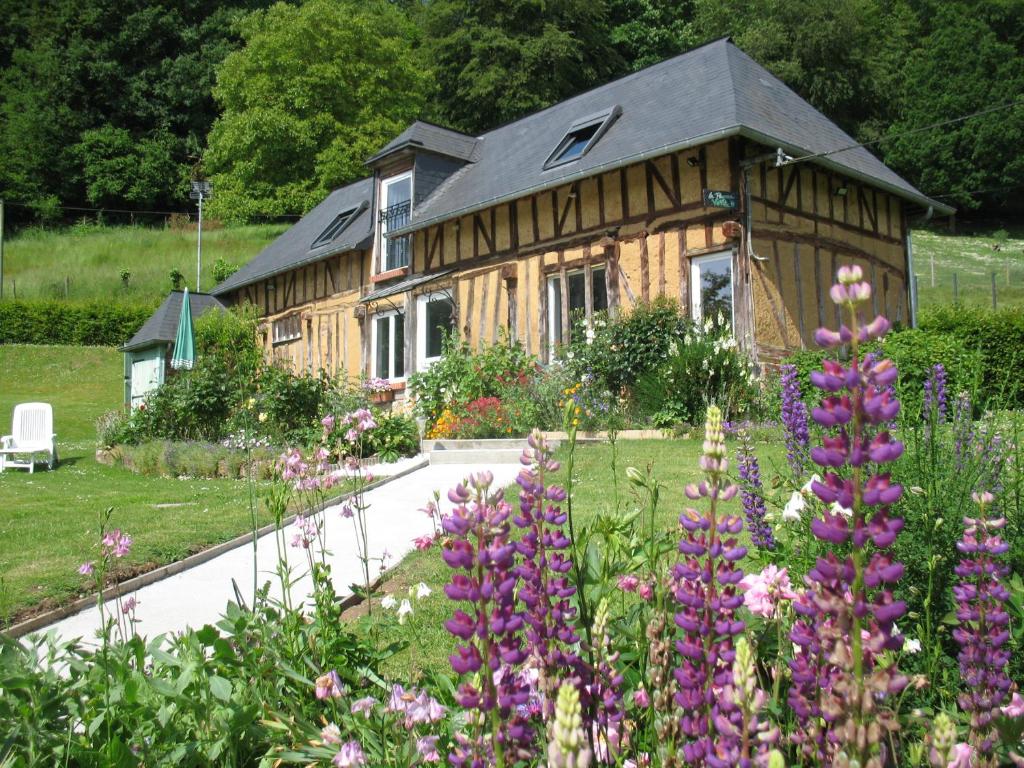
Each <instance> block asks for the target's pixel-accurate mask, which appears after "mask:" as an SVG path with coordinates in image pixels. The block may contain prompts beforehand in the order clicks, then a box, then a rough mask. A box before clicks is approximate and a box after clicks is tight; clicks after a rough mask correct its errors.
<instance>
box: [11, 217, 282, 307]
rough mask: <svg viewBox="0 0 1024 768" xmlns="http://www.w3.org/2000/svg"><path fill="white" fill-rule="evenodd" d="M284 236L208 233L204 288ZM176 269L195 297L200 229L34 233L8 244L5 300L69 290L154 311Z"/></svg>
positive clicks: (243, 230) (244, 230)
mask: <svg viewBox="0 0 1024 768" xmlns="http://www.w3.org/2000/svg"><path fill="white" fill-rule="evenodd" d="M285 229H287V225H286V224H263V225H254V226H243V227H230V228H222V229H214V230H212V231H208V230H206V229H205V228H204V229H203V273H202V283H201V288H202V289H203V290H209V289H210V288H211V287H213V285H214V282H215V281H214V279H213V267H214V264H215V263H216V261H217V259H223V260H224V261H226V262H228V263H229V264H235V265H241V264H244V263H245V262H246V261H248V260H249V259H251V258H252V257H253V256H255V255H256V254H257V253H258V252H259V251H260V249H262V248H263V247H264V246H265V245H267V243H269V242H270V241H271V240H273V239H274V238H275V237H277V236H278V235H279V234H281V232H283V231H284V230H285ZM125 269H126V270H128V271H129V272H130V273H131V274H130V276H129V278H128V282H127V284H125V283H124V282H123V281H122V280H121V270H125ZM172 269H178V270H180V271H181V273H182V275H184V279H185V284H187V285H188V286H189V288H192V289H195V277H196V231H195V229H194V228H190V229H171V228H166V229H154V228H149V227H100V226H94V225H86V226H78V227H72V228H70V229H65V230H44V229H35V228H33V229H28V230H25V231H24V232H21V233H19V234H18V235H16V236H15V237H13V238H11V239H10V240H8V241H6V242H5V244H4V297H5V298H13V297H14V296H15V295H17V297H18V298H54V297H63V296H64V295H65V285H66V286H67V292H68V297H69V298H71V299H78V300H85V299H113V300H115V301H124V302H133V303H136V302H138V303H149V304H155V303H156V302H158V301H159V300H160V299H162V298H163V297H164V296H166V295H167V291H169V290H170V288H171V279H170V272H171V270H172Z"/></svg>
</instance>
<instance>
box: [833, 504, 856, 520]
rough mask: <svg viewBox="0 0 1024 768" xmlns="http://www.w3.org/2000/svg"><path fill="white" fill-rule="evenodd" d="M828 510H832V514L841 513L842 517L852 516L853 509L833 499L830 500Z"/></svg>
mask: <svg viewBox="0 0 1024 768" xmlns="http://www.w3.org/2000/svg"><path fill="white" fill-rule="evenodd" d="M829 510H830V511H831V512H832V514H833V515H842V516H843V517H853V510H852V509H847V508H846V507H844V506H843V505H842V504H840V503H839V502H838V501H833V502H832V506H830V507H829Z"/></svg>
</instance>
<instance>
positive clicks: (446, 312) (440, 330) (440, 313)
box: [424, 299, 455, 359]
mask: <svg viewBox="0 0 1024 768" xmlns="http://www.w3.org/2000/svg"><path fill="white" fill-rule="evenodd" d="M425 314H426V318H425V320H426V323H427V332H426V336H427V344H426V350H425V351H424V354H425V355H426V357H427V358H428V359H429V358H434V357H440V356H441V352H442V348H443V346H444V334H445V333H447V332H449V331H450V330H451V329H452V328H453V327H454V326H455V323H454V322H453V321H452V303H451V301H449V300H448V299H434V300H433V301H428V302H427V311H426V313H425Z"/></svg>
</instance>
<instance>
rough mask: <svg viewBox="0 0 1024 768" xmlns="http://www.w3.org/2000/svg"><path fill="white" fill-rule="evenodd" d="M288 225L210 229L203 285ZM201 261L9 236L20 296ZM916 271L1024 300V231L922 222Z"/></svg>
mask: <svg viewBox="0 0 1024 768" xmlns="http://www.w3.org/2000/svg"><path fill="white" fill-rule="evenodd" d="M286 228H287V225H286V224H267V225H258V226H242V227H228V228H223V229H215V230H213V231H210V232H206V231H204V232H203V281H202V287H203V288H204V289H206V290H208V289H209V288H211V287H212V286H213V285H214V279H213V265H214V264H215V263H216V261H217V259H224V261H226V262H228V263H230V264H236V265H241V264H243V263H245V262H246V261H248V260H249V259H250V258H252V257H253V256H255V255H256V254H257V253H258V252H259V251H260V249H262V248H263V247H264V246H265V245H267V244H268V243H269V242H270V241H271V240H273V239H274V238H275V237H277V236H278V235H279V234H281V232H283V231H284V230H285V229H286ZM997 247H998V249H997ZM933 263H934V271H935V284H934V286H933V285H932V279H931V274H932V264H933ZM195 265H196V233H195V230H194V229H192V230H186V231H182V230H178V229H151V228H146V227H96V226H87V227H73V228H71V229H67V230H62V231H47V230H40V229H30V230H27V231H25V232H23V233H21V234H19V235H17V236H16V237H14V238H12V239H11V240H9V241H7V242H6V244H5V250H4V295H5V297H6V298H12V297H13V295H14V293H15V288H16V292H17V296H18V297H19V298H36V297H46V298H51V297H63V296H64V288H65V278H67V287H68V293H69V296H70V298H72V299H83V300H84V299H114V300H118V301H126V302H142V303H150V304H155V303H156V302H158V301H159V300H161V299H162V298H163V297H164V296H165V295H166V294H167V291H168V290H169V289H170V287H171V281H170V277H169V274H170V271H171V269H175V268H176V269H179V270H181V273H182V274H183V275H184V276H185V282H186V283H187V284H188V285H189V287H190V288H192V287H194V282H195V269H196V266H195ZM122 269H127V270H129V271H130V272H131V276H130V278H129V280H128V284H127V285H124V284H123V283H122V281H121V275H120V273H121V270H122ZM914 271H915V272H916V273H917V276H918V291H919V295H920V299H921V306H922V307H927V306H930V305H933V304H948V303H950V302H951V301H952V300H953V275H954V274H955V275H956V276H957V284H958V292H959V297H960V300H961V301H962V302H964V303H967V304H975V305H982V306H991V302H992V273H993V272H994V273H995V275H996V298H997V303H998V305H999V306H1005V305H1009V304H1016V305H1021V304H1024V237H1022V236H1021V233H1020V232H1016V233H1015V236H1013V237H1011V236H1010V235H1009V234H1008V233H1007V232H1006V231H1003V230H1000V231H995V232H987V233H982V234H978V235H950V234H946V233H943V232H939V231H930V230H919V231H917V232H915V233H914Z"/></svg>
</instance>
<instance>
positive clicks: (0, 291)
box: [0, 200, 4, 299]
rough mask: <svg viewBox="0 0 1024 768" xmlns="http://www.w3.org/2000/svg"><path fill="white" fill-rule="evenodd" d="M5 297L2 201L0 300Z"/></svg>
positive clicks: (0, 213) (0, 211)
mask: <svg viewBox="0 0 1024 768" xmlns="http://www.w3.org/2000/svg"><path fill="white" fill-rule="evenodd" d="M3 297H4V201H3V200H0V299H2V298H3Z"/></svg>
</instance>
